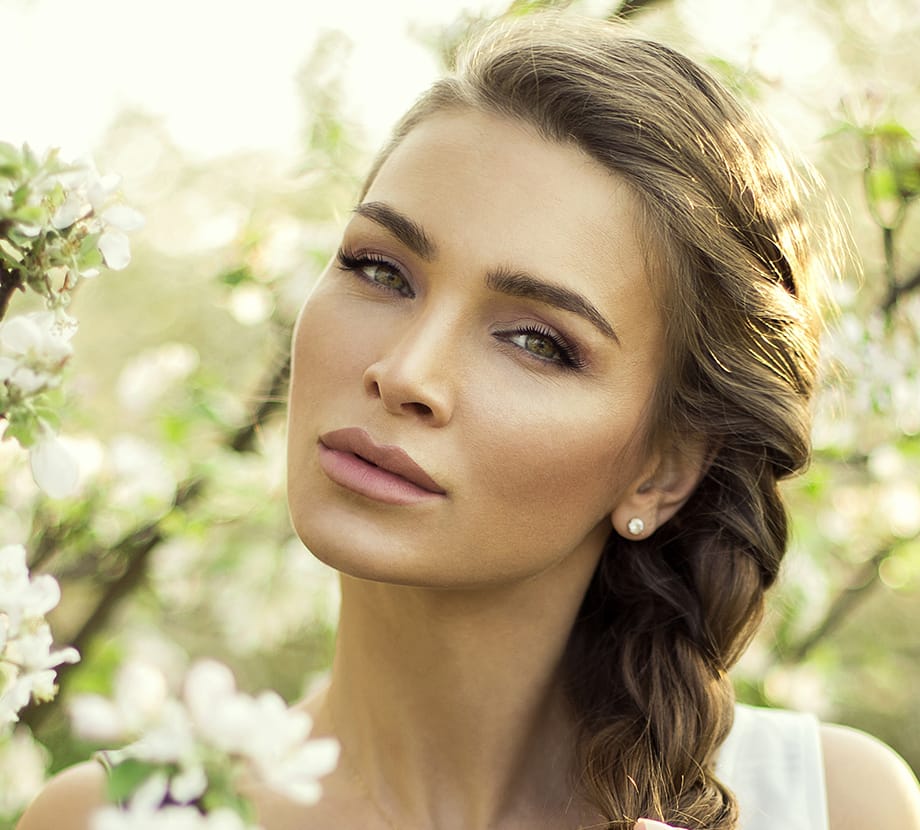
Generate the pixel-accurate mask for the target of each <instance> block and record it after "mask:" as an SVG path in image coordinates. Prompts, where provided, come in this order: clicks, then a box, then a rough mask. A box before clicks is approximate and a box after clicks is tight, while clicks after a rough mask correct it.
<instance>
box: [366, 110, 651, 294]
mask: <svg viewBox="0 0 920 830" xmlns="http://www.w3.org/2000/svg"><path fill="white" fill-rule="evenodd" d="M365 200H366V201H385V202H388V203H390V204H391V205H392V206H393V207H395V208H397V209H398V210H400V211H401V212H403V213H405V214H406V215H408V216H410V217H411V218H413V219H414V220H415V221H417V222H418V223H419V224H421V225H422V226H423V227H424V228H425V230H426V231H427V232H428V233H429V234H430V235H431V236H432V237H433V239H434V240H435V242H436V243H437V245H438V250H439V254H443V256H445V257H452V256H461V257H463V258H464V259H465V260H466V261H467V262H468V263H469V262H470V261H471V260H474V261H476V262H477V263H479V261H480V260H481V263H480V264H482V265H483V266H484V267H491V266H493V265H494V264H495V263H496V261H497V262H502V263H508V264H513V265H514V266H517V267H522V268H523V267H527V268H533V269H537V270H539V272H541V273H543V274H547V275H550V276H552V277H553V278H554V279H557V280H559V281H563V282H565V283H566V284H567V285H570V283H571V282H573V281H574V282H582V283H583V282H585V281H587V282H589V283H594V286H593V287H594V293H595V296H600V297H603V296H604V295H609V296H608V299H611V300H613V299H615V298H614V297H613V295H615V294H617V293H619V290H620V289H622V288H624V287H625V286H627V285H630V284H631V285H632V286H633V288H635V282H636V281H637V280H641V282H642V283H645V282H646V279H645V257H644V253H643V247H644V242H643V239H642V236H643V234H642V233H641V228H640V226H639V216H640V215H641V212H640V211H639V210H638V200H637V198H636V196H635V195H634V193H633V192H632V190H631V188H630V187H629V186H628V185H627V184H626V182H625V181H623V180H622V179H620V178H619V177H618V176H617V175H615V174H614V173H612V172H610V171H608V170H607V169H606V168H604V167H603V166H601V165H600V163H598V162H597V161H595V160H594V159H592V158H591V157H590V156H588V155H587V154H586V153H584V152H583V151H582V150H581V149H580V148H578V147H576V146H575V145H574V144H572V145H568V144H559V143H555V142H550V141H547V140H546V139H544V138H542V137H540V136H539V135H538V134H537V132H536V131H535V130H534V129H532V128H531V127H530V126H529V125H527V124H524V123H522V122H519V121H516V120H512V119H509V118H505V117H501V116H497V115H491V114H488V113H482V112H478V111H468V110H461V111H450V112H446V113H440V114H436V115H433V116H431V117H429V118H427V119H425V120H423V121H422V122H421V123H420V124H418V125H417V126H416V127H414V128H413V129H412V130H411V131H410V132H409V134H408V135H407V136H406V137H405V138H404V139H403V140H402V141H401V142H400V143H399V144H398V145H397V147H396V148H395V149H394V151H393V152H392V153H391V155H390V156H389V157H388V158H387V160H386V161H385V162H384V163H383V165H382V166H381V168H380V170H379V171H378V174H377V176H376V177H375V179H374V181H373V182H372V184H371V187H370V188H369V190H368V193H367V195H366V197H365ZM509 261H510V262H509ZM570 287H579V286H572V285H570ZM581 287H582V288H584V285H582V286H581Z"/></svg>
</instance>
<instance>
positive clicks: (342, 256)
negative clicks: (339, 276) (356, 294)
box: [336, 248, 415, 299]
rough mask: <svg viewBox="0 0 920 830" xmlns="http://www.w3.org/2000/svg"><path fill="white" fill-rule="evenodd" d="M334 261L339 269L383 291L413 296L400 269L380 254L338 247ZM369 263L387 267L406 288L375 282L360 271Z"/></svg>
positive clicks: (402, 295) (413, 293) (410, 287)
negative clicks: (357, 251) (402, 289)
mask: <svg viewBox="0 0 920 830" xmlns="http://www.w3.org/2000/svg"><path fill="white" fill-rule="evenodd" d="M336 262H337V264H338V267H339V270H341V271H345V272H347V273H349V274H354V275H355V276H356V277H358V279H361V280H364V281H365V282H367V283H370V284H371V285H373V286H375V287H377V288H379V289H381V290H383V291H392V292H393V293H395V294H399V295H400V296H401V297H409V298H410V299H411V298H412V297H414V296H415V292H414V291H413V290H412V286H411V285H409V281H408V280H407V279H406V277H405V275H404V274H403V272H402V270H401V269H400V268H399V267H398V266H397V265H395V264H394V263H392V262H390V261H389V260H388V259H384V258H383V257H381V256H378V255H376V254H370V253H365V254H356V253H352V252H351V251H349V250H348V249H346V248H340V249H339V252H338V253H337V254H336ZM369 265H378V266H383V267H384V268H386V269H388V270H389V271H390V272H392V273H393V274H395V275H396V276H398V277H400V278H401V279H402V280H403V282H404V283H405V284H406V290H405V291H401V290H400V289H398V288H394V287H393V286H392V285H387V284H386V283H382V282H377V281H376V280H374V279H371V278H370V277H369V276H367V275H366V274H364V273H362V269H364V268H367V267H368V266H369Z"/></svg>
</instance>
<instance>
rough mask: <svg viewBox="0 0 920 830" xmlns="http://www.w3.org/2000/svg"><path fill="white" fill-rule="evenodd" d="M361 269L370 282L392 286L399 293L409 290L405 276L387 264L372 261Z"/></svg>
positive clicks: (387, 286)
mask: <svg viewBox="0 0 920 830" xmlns="http://www.w3.org/2000/svg"><path fill="white" fill-rule="evenodd" d="M361 270H362V271H363V272H364V273H365V274H366V275H367V278H368V279H369V280H370V281H371V282H375V283H377V284H378V285H383V286H385V287H386V288H392V289H393V290H394V291H399V292H400V293H406V292H407V291H408V290H409V284H408V283H407V282H406V280H405V277H403V275H402V274H400V273H399V272H397V271H394V270H393V269H392V268H391V267H390V266H388V265H383V264H381V263H373V264H370V265H365V266H364V267H363V268H362V269H361Z"/></svg>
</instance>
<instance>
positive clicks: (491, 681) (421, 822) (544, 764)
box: [323, 563, 593, 830]
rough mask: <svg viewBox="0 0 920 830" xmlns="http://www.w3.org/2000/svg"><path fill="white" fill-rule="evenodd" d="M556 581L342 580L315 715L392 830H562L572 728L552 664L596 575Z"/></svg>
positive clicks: (548, 576)
mask: <svg viewBox="0 0 920 830" xmlns="http://www.w3.org/2000/svg"><path fill="white" fill-rule="evenodd" d="M586 565H587V566H586ZM560 567H563V566H560ZM563 569H564V568H563ZM558 570H559V568H554V569H552V570H551V571H548V572H546V573H545V574H542V575H540V576H538V577H535V578H533V579H531V580H529V581H527V582H525V583H520V584H517V585H514V586H512V587H502V588H495V589H489V590H486V591H476V592H468V591H454V590H433V589H427V588H411V587H405V586H397V585H390V584H385V583H376V582H368V581H364V580H359V579H355V578H352V577H348V576H343V577H342V613H341V618H340V624H339V633H338V640H337V644H336V657H335V661H334V665H333V672H332V680H331V683H330V686H329V689H328V692H327V694H326V696H325V700H324V703H323V709H324V711H325V713H326V716H327V717H328V718H329V719H330V720H331V721H332V727H333V731H335V732H336V733H337V734H338V736H339V738H340V740H341V742H342V745H343V751H344V753H345V758H346V761H345V762H346V763H347V764H349V765H350V766H352V767H354V770H355V772H356V776H357V778H358V779H359V781H361V782H362V783H363V786H364V787H365V788H366V789H367V791H368V793H367V794H368V796H369V797H370V799H371V800H372V801H373V802H374V803H375V804H376V806H377V808H378V810H379V811H380V812H381V813H383V815H384V816H385V817H386V818H387V820H388V822H389V823H390V824H392V825H393V826H397V827H416V826H418V827H430V828H439V829H441V830H448V828H461V827H462V828H466V829H467V830H469V829H471V828H486V827H500V826H503V825H507V824H509V823H517V822H519V821H522V820H523V819H525V818H526V819H527V821H522V823H523V824H524V826H530V827H538V826H540V825H541V824H543V823H547V824H551V825H552V826H557V827H558V826H562V825H560V824H559V823H558V819H559V818H560V817H561V816H563V814H565V813H566V811H567V810H568V809H569V808H570V806H571V802H572V785H571V781H572V774H571V773H572V767H573V761H574V757H573V749H574V744H575V728H574V723H573V719H572V717H571V715H570V713H569V710H568V707H567V705H566V702H565V698H564V695H563V693H562V687H561V682H560V664H561V661H562V657H563V653H564V650H565V646H566V642H567V640H568V635H569V633H570V631H571V627H572V624H573V621H574V618H575V614H576V613H577V610H578V606H579V604H580V602H581V597H582V596H583V594H584V591H585V588H586V586H587V581H588V580H589V579H590V575H591V572H592V571H593V564H591V563H582V567H580V568H578V569H576V570H575V572H574V573H571V572H570V573H566V574H560V573H558ZM568 570H569V571H571V570H572V568H571V566H569V569H568ZM571 809H572V810H575V808H574V807H571ZM552 820H556V821H555V823H554V822H553V821H552ZM528 821H529V822H530V823H528ZM569 821H571V818H570V819H569ZM573 823H574V822H573Z"/></svg>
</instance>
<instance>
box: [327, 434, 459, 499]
mask: <svg viewBox="0 0 920 830" xmlns="http://www.w3.org/2000/svg"><path fill="white" fill-rule="evenodd" d="M317 446H318V454H319V466H320V467H321V468H322V470H323V472H324V473H325V474H326V475H327V476H328V477H329V478H330V479H331V480H332V481H334V482H335V483H336V484H338V485H340V486H342V487H344V488H345V489H347V490H351V491H352V492H354V493H358V494H359V495H362V496H367V498H369V499H374V501H380V502H384V503H385V504H418V503H419V502H423V501H431V500H432V499H439V498H441V497H442V496H441V494H440V493H432V492H431V491H430V490H425V489H424V488H422V487H419V486H418V485H417V484H413V483H412V482H411V481H408V480H407V479H404V478H403V477H402V476H398V475H396V473H391V472H389V471H388V470H383V469H381V468H380V467H375V466H374V465H373V464H371V463H370V462H368V461H365V460H364V459H363V458H359V457H358V456H357V455H355V454H354V453H350V452H342V451H340V450H331V449H329V447H327V446H326V445H325V444H318V445H317Z"/></svg>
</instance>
